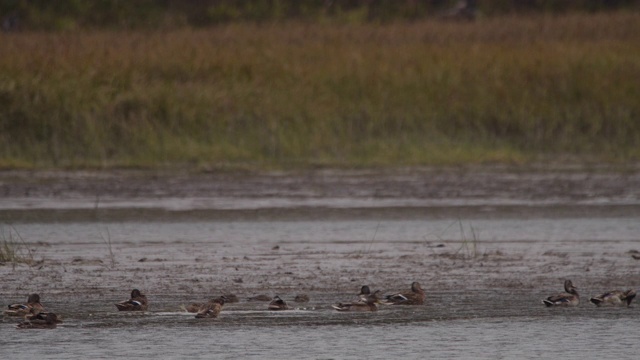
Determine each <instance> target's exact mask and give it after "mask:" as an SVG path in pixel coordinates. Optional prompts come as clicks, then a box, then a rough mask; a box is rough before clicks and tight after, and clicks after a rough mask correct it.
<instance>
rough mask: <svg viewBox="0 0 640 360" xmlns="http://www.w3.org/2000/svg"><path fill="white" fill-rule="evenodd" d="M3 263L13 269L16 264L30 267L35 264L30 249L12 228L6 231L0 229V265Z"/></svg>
mask: <svg viewBox="0 0 640 360" xmlns="http://www.w3.org/2000/svg"><path fill="white" fill-rule="evenodd" d="M5 263H9V264H11V265H12V266H14V267H15V266H16V265H17V264H26V265H29V266H32V265H33V264H34V263H35V261H34V258H33V253H32V252H31V249H29V246H28V245H27V244H26V242H25V241H24V239H23V238H22V236H20V233H18V231H17V230H16V229H15V228H13V227H12V228H11V229H10V230H8V231H5V229H4V227H2V228H0V265H2V264H5Z"/></svg>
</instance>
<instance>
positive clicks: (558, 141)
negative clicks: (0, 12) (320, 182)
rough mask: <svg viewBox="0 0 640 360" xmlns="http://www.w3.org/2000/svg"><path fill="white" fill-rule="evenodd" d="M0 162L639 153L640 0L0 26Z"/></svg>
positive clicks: (417, 159) (343, 162)
mask: <svg viewBox="0 0 640 360" xmlns="http://www.w3.org/2000/svg"><path fill="white" fill-rule="evenodd" d="M0 53H2V54H4V56H2V57H0V166H2V167H20V166H24V167H114V166H135V167H155V166H175V165H180V166H184V165H187V166H196V167H211V166H214V167H219V166H234V167H235V166H247V165H248V166H279V167H287V166H310V165H331V166H375V165H391V164H399V165H416V164H457V163H477V162H526V161H535V160H540V159H548V158H554V159H556V158H559V157H562V158H565V157H566V158H569V159H574V160H575V159H577V160H595V161H635V160H638V158H639V157H640V156H639V155H640V148H638V147H637V146H636V144H638V143H640V101H638V99H639V98H640V82H639V81H638V80H637V79H640V60H639V59H640V14H637V13H609V14H594V15H586V14H582V15H575V14H574V15H564V16H557V17H525V18H517V17H513V18H509V17H507V18H504V17H503V18H496V19H487V20H485V21H480V22H476V23H447V22H436V21H427V22H419V23H395V24H389V25H372V24H364V25H341V26H338V25H328V24H319V23H315V24H301V23H287V24H272V25H251V24H230V25H226V26H220V27H215V28H210V29H203V30H173V31H165V32H143V31H138V32H116V31H100V32H91V33H83V34H80V33H71V32H70V33H56V34H48V33H21V34H3V35H0Z"/></svg>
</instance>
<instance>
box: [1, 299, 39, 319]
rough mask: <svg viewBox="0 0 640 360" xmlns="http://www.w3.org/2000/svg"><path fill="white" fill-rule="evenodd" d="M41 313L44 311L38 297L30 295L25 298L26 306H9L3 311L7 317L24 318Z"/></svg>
mask: <svg viewBox="0 0 640 360" xmlns="http://www.w3.org/2000/svg"><path fill="white" fill-rule="evenodd" d="M43 311H45V310H44V306H42V304H40V295H38V294H31V295H29V297H28V298H27V303H26V304H11V305H9V308H8V309H7V310H5V311H4V314H5V315H7V316H25V315H28V314H34V313H36V314H37V313H39V312H43Z"/></svg>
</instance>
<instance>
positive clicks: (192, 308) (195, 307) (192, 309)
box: [180, 303, 207, 313]
mask: <svg viewBox="0 0 640 360" xmlns="http://www.w3.org/2000/svg"><path fill="white" fill-rule="evenodd" d="M205 305H207V303H191V304H189V305H187V306H185V305H180V308H181V309H182V310H183V311H186V312H188V313H197V312H198V311H200V309H201V308H202V307H203V306H205Z"/></svg>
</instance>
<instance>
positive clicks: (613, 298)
mask: <svg viewBox="0 0 640 360" xmlns="http://www.w3.org/2000/svg"><path fill="white" fill-rule="evenodd" d="M635 297H636V291H635V290H633V289H631V290H627V291H620V290H613V291H609V292H606V293H604V294H600V295H598V296H594V297H592V298H591V299H589V301H591V302H592V303H594V304H596V306H602V305H623V304H625V303H626V305H627V306H629V305H631V301H632V300H633V299H634V298H635Z"/></svg>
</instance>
